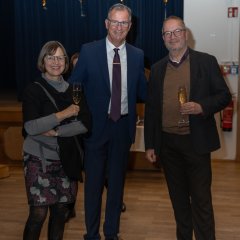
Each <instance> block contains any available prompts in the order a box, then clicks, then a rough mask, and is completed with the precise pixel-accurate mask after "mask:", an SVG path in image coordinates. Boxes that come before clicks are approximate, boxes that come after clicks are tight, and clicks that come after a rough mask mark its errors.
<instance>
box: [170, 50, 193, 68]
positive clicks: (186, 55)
mask: <svg viewBox="0 0 240 240" xmlns="http://www.w3.org/2000/svg"><path fill="white" fill-rule="evenodd" d="M188 55H189V48H187V50H186V51H185V53H184V54H183V56H182V58H181V60H180V61H179V62H176V61H173V60H171V58H170V57H169V56H168V62H169V63H171V65H173V66H174V67H179V66H180V65H181V64H182V63H183V62H184V61H185V60H186V59H187V57H188Z"/></svg>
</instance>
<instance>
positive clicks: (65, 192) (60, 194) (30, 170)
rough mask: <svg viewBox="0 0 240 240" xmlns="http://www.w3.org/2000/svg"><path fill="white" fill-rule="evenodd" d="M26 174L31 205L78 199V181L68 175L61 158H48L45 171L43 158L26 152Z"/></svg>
mask: <svg viewBox="0 0 240 240" xmlns="http://www.w3.org/2000/svg"><path fill="white" fill-rule="evenodd" d="M24 175H25V186H26V191H27V198H28V204H29V205H30V206H46V205H52V204H55V203H71V202H74V201H75V200H76V196H77V189H78V183H77V181H73V180H70V179H69V178H68V177H67V176H66V174H65V173H64V171H63V168H62V164H61V161H60V160H49V159H47V164H46V171H43V168H42V161H41V159H40V158H39V157H36V156H33V155H31V154H26V153H25V154H24Z"/></svg>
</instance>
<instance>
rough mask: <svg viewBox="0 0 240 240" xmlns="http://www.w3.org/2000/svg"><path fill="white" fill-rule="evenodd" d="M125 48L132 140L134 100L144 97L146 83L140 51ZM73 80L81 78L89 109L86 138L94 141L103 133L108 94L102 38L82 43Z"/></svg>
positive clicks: (106, 67)
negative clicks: (89, 125) (89, 128)
mask: <svg viewBox="0 0 240 240" xmlns="http://www.w3.org/2000/svg"><path fill="white" fill-rule="evenodd" d="M126 52H127V88H128V114H129V136H130V138H131V140H132V142H133V141H134V139H135V131H136V101H137V99H138V98H140V99H143V100H145V97H146V89H147V86H146V78H145V75H144V55H143V51H142V50H140V49H138V48H135V47H133V46H132V45H130V44H126ZM74 81H79V82H82V84H83V86H84V93H85V95H86V98H87V102H88V105H89V108H90V111H91V113H92V119H93V128H92V135H91V137H90V138H89V139H88V140H87V141H88V142H91V141H97V140H98V137H99V136H101V135H102V134H103V129H104V125H105V123H106V121H107V118H108V107H109V102H110V98H111V89H110V80H109V72H108V64H107V53H106V39H102V40H99V41H95V42H91V43H87V44H84V45H83V46H82V49H81V51H80V56H79V59H78V62H77V65H76V67H75V69H74V71H73V74H72V76H71V77H70V82H74Z"/></svg>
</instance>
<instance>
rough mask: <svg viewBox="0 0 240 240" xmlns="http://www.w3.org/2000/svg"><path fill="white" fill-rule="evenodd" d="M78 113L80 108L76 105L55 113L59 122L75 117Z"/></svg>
mask: <svg viewBox="0 0 240 240" xmlns="http://www.w3.org/2000/svg"><path fill="white" fill-rule="evenodd" d="M79 111H80V107H79V106H78V105H75V104H72V105H70V106H69V107H67V108H65V109H64V110H62V111H60V112H57V113H56V117H57V119H58V121H59V122H61V121H63V120H64V119H66V118H69V117H73V116H77V115H78V113H79Z"/></svg>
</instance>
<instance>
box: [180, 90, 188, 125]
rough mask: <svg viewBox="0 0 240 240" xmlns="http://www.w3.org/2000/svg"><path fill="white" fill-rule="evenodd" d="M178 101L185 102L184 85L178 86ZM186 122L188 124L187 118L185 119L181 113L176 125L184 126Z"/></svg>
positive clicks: (185, 91)
mask: <svg viewBox="0 0 240 240" xmlns="http://www.w3.org/2000/svg"><path fill="white" fill-rule="evenodd" d="M178 102H179V104H180V105H182V104H184V103H186V102H187V89H186V87H185V86H180V87H179V88H178ZM188 124H189V120H188V119H186V116H184V115H183V114H181V117H180V119H179V121H178V126H179V127H184V126H187V125H188Z"/></svg>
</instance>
